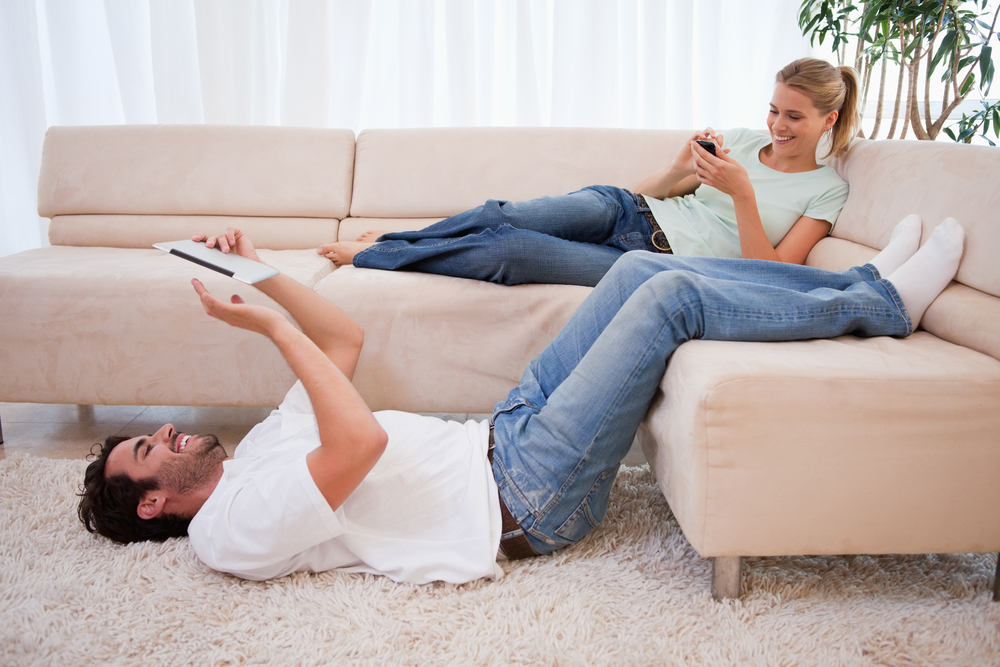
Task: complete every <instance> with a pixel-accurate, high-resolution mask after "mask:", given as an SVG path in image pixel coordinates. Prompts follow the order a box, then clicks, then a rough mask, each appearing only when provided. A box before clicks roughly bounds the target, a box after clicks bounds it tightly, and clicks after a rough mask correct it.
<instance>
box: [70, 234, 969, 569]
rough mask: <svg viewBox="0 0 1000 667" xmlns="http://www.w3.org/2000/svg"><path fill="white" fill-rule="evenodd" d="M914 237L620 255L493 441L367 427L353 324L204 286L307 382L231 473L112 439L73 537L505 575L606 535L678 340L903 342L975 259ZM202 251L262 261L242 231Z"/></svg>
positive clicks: (279, 285)
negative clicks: (227, 298)
mask: <svg viewBox="0 0 1000 667" xmlns="http://www.w3.org/2000/svg"><path fill="white" fill-rule="evenodd" d="M920 229H921V227H920V221H919V220H918V219H917V218H916V217H915V216H911V217H909V218H907V219H905V220H904V221H903V222H902V223H900V225H899V226H898V227H897V229H896V230H895V232H894V233H893V237H892V239H891V241H890V243H889V246H888V247H887V248H886V249H885V250H884V251H883V252H882V253H880V254H879V255H878V256H877V257H876V258H875V259H874V260H872V262H871V264H869V265H865V266H864V267H856V268H854V269H851V270H849V271H844V272H841V273H831V272H827V271H822V270H819V269H814V268H810V267H805V266H799V265H788V264H781V263H777V262H765V261H755V260H727V259H714V258H683V257H675V256H670V255H659V254H653V253H642V252H637V253H628V254H626V255H624V256H623V257H622V258H621V259H620V260H619V261H618V262H617V263H616V264H615V266H614V267H613V268H612V270H611V271H610V272H609V273H608V275H607V276H606V277H605V278H604V280H602V281H601V283H600V284H599V285H598V286H597V287H596V288H595V289H594V290H593V292H592V293H591V294H590V295H589V296H588V298H587V299H586V300H585V301H584V303H583V304H582V305H581V306H580V309H579V310H578V311H577V312H576V313H575V314H574V315H573V317H572V318H571V319H570V321H569V322H568V323H567V324H566V326H565V327H564V328H563V330H562V331H561V332H560V333H559V334H558V335H557V336H556V338H555V339H554V340H553V341H552V343H551V344H550V345H549V346H548V347H547V348H546V349H545V350H544V351H543V352H542V353H541V354H540V355H539V356H538V357H537V358H536V359H535V360H533V361H532V362H531V363H530V364H529V365H528V367H527V368H526V369H525V372H524V375H523V377H522V380H521V383H520V385H519V386H518V387H516V388H515V389H513V390H512V391H511V392H510V394H509V396H508V398H507V400H505V401H503V402H501V403H499V404H498V405H497V406H496V408H495V410H494V414H493V418H492V420H491V422H492V423H489V422H482V423H476V422H472V421H470V422H468V423H466V424H458V423H455V422H443V421H441V420H437V419H434V418H430V417H422V416H419V415H410V414H406V413H401V412H392V411H387V412H380V413H377V414H372V412H371V411H370V410H369V409H368V407H367V406H366V405H365V403H364V401H363V400H362V399H361V397H360V396H359V395H358V393H357V392H356V391H355V389H354V387H353V385H352V384H351V378H352V377H353V374H354V370H355V367H356V365H357V362H358V356H359V354H360V351H361V347H362V342H363V332H362V330H361V328H360V327H359V326H358V325H357V324H356V323H355V322H353V321H352V320H351V319H350V318H349V317H348V316H347V315H346V314H345V313H343V312H342V311H341V310H339V309H338V308H337V307H335V306H334V305H332V304H331V303H329V302H327V301H326V300H325V299H323V298H322V297H320V296H318V295H317V294H315V293H314V292H312V291H311V290H309V289H307V288H305V287H303V286H301V285H299V284H298V283H296V282H294V281H293V280H291V279H289V278H287V277H285V276H282V275H278V276H276V277H274V278H270V279H268V280H266V281H262V282H261V283H258V288H259V289H260V290H261V291H262V292H264V293H265V294H267V295H268V296H270V297H271V298H272V299H274V300H275V301H276V302H277V303H278V304H279V305H281V306H283V307H284V308H285V309H286V310H288V312H289V313H290V314H291V315H292V317H293V318H295V320H296V321H297V322H298V323H299V325H300V326H301V328H302V331H301V332H300V331H299V330H298V329H296V328H295V327H294V326H292V324H291V323H290V322H289V321H288V320H287V319H286V318H285V317H284V316H283V315H281V314H279V313H278V312H276V311H274V310H271V309H269V308H265V307H262V306H251V305H248V304H245V303H244V302H243V301H242V299H240V298H239V297H238V296H233V297H232V300H231V303H225V302H223V301H220V300H218V299H216V298H215V297H214V296H212V295H211V294H209V293H208V292H207V291H206V290H205V288H204V286H203V285H202V284H201V283H200V282H199V281H197V280H194V281H192V282H193V284H194V288H195V290H196V291H197V293H198V295H199V296H200V298H201V301H202V305H203V306H204V308H205V311H206V312H207V313H208V314H209V315H211V316H212V317H216V318H218V319H220V320H222V321H224V322H226V323H228V324H230V325H232V326H237V327H241V328H244V329H247V330H250V331H254V332H257V333H260V334H262V335H265V336H267V337H268V338H270V339H271V340H272V341H273V342H274V344H275V345H276V346H277V347H278V349H279V350H280V351H281V353H282V355H283V356H284V358H285V359H286V360H287V361H288V363H289V365H290V366H291V367H292V369H293V370H294V371H295V373H296V375H297V376H298V378H299V382H298V383H296V385H295V386H294V387H293V388H292V389H291V390H290V391H289V393H288V395H287V397H286V398H285V400H284V402H283V403H282V405H281V406H280V407H279V408H278V409H277V410H276V411H275V412H273V413H272V414H271V416H270V417H268V418H267V419H266V420H265V421H264V422H262V423H261V424H259V425H258V426H256V427H255V428H254V429H253V430H252V431H251V432H250V433H249V434H248V435H247V437H246V438H245V439H244V441H243V442H242V443H241V444H240V446H239V447H238V448H237V450H236V453H235V458H233V459H226V458H225V456H226V455H225V452H224V451H223V450H222V448H221V447H220V446H219V444H218V441H217V440H216V439H215V437H214V436H210V435H189V434H185V433H178V432H177V431H175V430H174V428H173V426H172V425H170V424H167V425H165V426H164V427H163V428H161V429H160V430H159V431H157V432H156V433H154V434H152V435H149V436H143V437H138V438H128V439H113V438H109V439H108V441H107V442H106V443H105V445H104V447H103V449H102V451H101V454H100V457H99V458H97V460H95V461H94V462H93V463H91V465H90V466H89V467H88V470H87V473H86V479H85V489H84V492H83V493H82V494H81V495H82V499H81V502H80V508H79V514H80V518H81V520H82V521H83V522H84V524H85V525H86V526H87V528H88V530H91V531H92V532H93V531H96V532H99V533H101V534H103V535H106V536H109V537H111V538H112V539H115V540H118V541H121V542H130V541H135V540H142V539H165V538H166V537H169V536H174V535H184V534H189V535H190V538H191V543H192V546H193V547H194V549H195V551H196V553H197V554H198V556H199V557H200V558H201V559H202V560H203V561H204V562H205V563H206V564H208V565H209V566H211V567H213V568H215V569H218V570H222V571H225V572H230V573H232V574H235V575H238V576H241V577H245V578H250V579H268V578H272V577H279V576H283V575H286V574H289V573H291V572H296V571H303V570H305V571H322V570H328V569H342V570H346V571H353V572H371V573H377V574H384V575H386V576H389V577H391V578H392V579H394V580H396V581H409V582H413V583H425V582H429V581H437V580H440V581H448V582H455V583H458V582H465V581H471V580H473V579H477V578H480V577H496V576H500V574H501V572H502V571H501V570H500V568H499V567H498V566H497V564H496V558H497V551H498V547H499V549H500V550H501V552H502V553H503V554H505V555H506V556H507V557H510V558H521V557H525V556H531V555H536V554H546V553H551V552H553V551H555V550H557V549H559V548H562V547H564V546H567V545H569V544H572V543H574V542H576V541H578V540H579V539H581V538H582V537H583V536H584V535H586V534H587V533H588V532H590V530H592V529H593V528H594V527H595V526H597V525H598V524H599V523H600V522H601V520H602V519H603V518H604V514H605V510H606V508H607V502H608V497H609V494H610V490H611V485H612V482H613V481H614V478H615V475H616V472H617V470H618V466H619V463H620V461H621V459H622V458H623V457H624V455H625V454H626V453H627V451H628V449H629V447H630V445H631V443H632V439H633V437H634V435H635V432H636V430H637V428H638V427H639V424H640V423H641V421H642V419H643V417H644V416H645V413H646V410H647V408H648V405H649V403H650V401H651V400H652V398H653V396H654V393H655V392H656V389H657V387H658V385H659V382H660V379H661V376H662V375H663V373H664V370H665V367H666V363H667V360H668V359H669V358H670V355H671V354H672V353H673V351H674V350H675V349H676V348H677V346H678V345H680V344H681V343H683V342H684V341H686V340H690V339H692V338H706V339H716V340H748V341H770V340H794V339H805V338H821V337H831V336H837V335H841V334H846V333H854V334H857V335H861V336H875V335H893V336H905V335H908V334H909V333H911V332H912V331H913V329H914V328H915V327H916V325H917V323H918V322H919V320H920V317H921V316H922V314H923V312H924V310H925V309H926V308H927V306H928V305H930V303H931V302H932V301H933V300H934V299H935V298H936V297H937V295H938V293H940V291H941V290H942V289H944V287H945V286H946V285H947V284H948V282H950V280H951V279H952V277H953V276H954V274H955V272H956V271H957V268H958V263H959V260H960V258H961V254H962V244H963V240H964V232H963V231H962V228H961V227H960V226H959V225H958V224H957V223H956V222H955V221H954V220H951V219H949V220H946V221H945V222H944V223H942V224H941V225H940V226H939V227H938V229H937V230H935V232H934V234H933V235H932V237H931V238H930V240H929V241H928V242H927V243H926V244H925V245H924V247H922V248H921V249H920V250H919V251H917V250H916V249H917V246H918V245H919V238H920ZM195 240H205V241H206V245H208V246H209V247H214V246H218V247H219V248H220V249H221V250H222V251H223V252H228V251H230V250H235V252H237V253H239V254H240V255H242V256H244V257H248V258H250V259H253V260H256V261H260V260H259V258H258V257H257V255H256V252H255V251H254V249H253V245H252V244H251V243H250V241H249V239H247V237H246V235H244V234H243V233H242V232H240V231H239V230H236V229H229V230H227V232H226V234H224V235H220V236H218V237H214V236H213V237H205V236H199V237H195ZM914 253H915V254H914ZM882 275H887V276H889V278H888V279H886V280H882V279H880V276H882Z"/></svg>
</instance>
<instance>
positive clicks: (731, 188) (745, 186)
mask: <svg viewBox="0 0 1000 667" xmlns="http://www.w3.org/2000/svg"><path fill="white" fill-rule="evenodd" d="M721 140H722V136H721V135H719V141H716V146H717V148H716V155H712V154H711V153H709V152H708V151H707V150H705V149H704V148H702V147H701V146H700V145H699V144H698V143H697V142H695V141H692V142H690V146H691V159H692V160H693V162H694V174H695V176H697V177H698V180H699V181H700V182H702V183H704V184H705V185H709V186H711V187H713V188H715V189H716V190H719V191H720V192H723V193H725V194H727V195H729V196H730V197H732V198H733V199H734V200H735V199H737V198H738V197H741V196H748V195H753V185H751V183H750V175H749V174H747V170H746V168H745V167H744V166H743V165H741V164H740V163H739V162H737V161H736V160H734V159H733V158H731V157H729V149H728V148H722V141H721Z"/></svg>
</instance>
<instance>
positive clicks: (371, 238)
mask: <svg viewBox="0 0 1000 667" xmlns="http://www.w3.org/2000/svg"><path fill="white" fill-rule="evenodd" d="M385 233H386V231H385V230H383V229H369V230H368V231H367V232H365V233H364V234H362V235H361V236H359V237H358V241H360V242H361V243H375V241H376V239H378V237H380V236H382V235H383V234H385Z"/></svg>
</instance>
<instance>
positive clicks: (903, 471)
mask: <svg viewBox="0 0 1000 667" xmlns="http://www.w3.org/2000/svg"><path fill="white" fill-rule="evenodd" d="M660 386H661V389H662V393H661V394H659V396H658V398H657V399H656V400H655V401H654V403H653V405H652V406H651V408H650V412H649V415H648V417H647V420H646V422H645V426H644V427H643V433H642V435H641V438H640V439H641V440H642V443H643V451H644V453H645V454H646V457H647V459H648V460H649V461H650V466H651V468H652V469H653V471H654V473H655V474H656V476H657V479H658V481H659V484H660V488H661V489H662V490H663V493H664V495H665V496H666V498H667V500H668V502H669V503H670V507H671V509H672V510H673V512H674V515H675V516H676V517H677V520H678V522H679V523H680V525H681V528H682V529H683V530H684V534H685V535H686V536H687V538H688V540H690V542H691V544H692V546H694V548H695V549H696V550H697V551H698V553H700V554H701V555H702V556H720V555H721V556H726V555H760V556H763V555H776V554H841V553H937V552H947V551H976V552H985V551H996V550H998V549H1000V524H998V523H996V522H995V521H993V519H992V517H993V516H995V508H996V507H998V506H1000V484H997V483H996V471H997V470H1000V442H998V440H997V433H1000V361H997V360H996V359H993V358H991V357H988V356H986V355H983V354H980V353H978V352H974V351H972V350H969V349H967V348H964V347H961V346H958V345H954V344H952V343H949V342H947V341H944V340H941V339H940V338H937V337H935V336H933V335H931V334H929V333H925V332H918V333H916V334H914V335H912V336H910V337H908V338H905V339H898V338H887V337H879V338H868V339H861V338H855V337H852V336H844V337H841V338H836V339H833V340H813V341H798V342H785V343H779V344H774V343H734V342H719V341H700V340H697V341H690V342H688V343H685V344H684V345H682V346H681V347H680V348H679V349H678V350H677V352H676V353H675V354H674V355H673V357H671V360H670V363H669V365H668V367H667V373H666V375H665V376H664V378H663V381H662V383H661V385H660ZM652 434H655V435H656V437H655V439H654V438H653V437H652ZM654 442H655V443H658V446H656V445H655V444H654Z"/></svg>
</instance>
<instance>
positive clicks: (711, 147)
mask: <svg viewBox="0 0 1000 667" xmlns="http://www.w3.org/2000/svg"><path fill="white" fill-rule="evenodd" d="M695 141H697V142H698V145H700V146H701V147H702V148H704V149H705V150H706V151H708V152H709V153H711V154H712V155H715V156H716V157H718V153H716V152H715V142H714V141H705V140H704V139H695Z"/></svg>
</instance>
